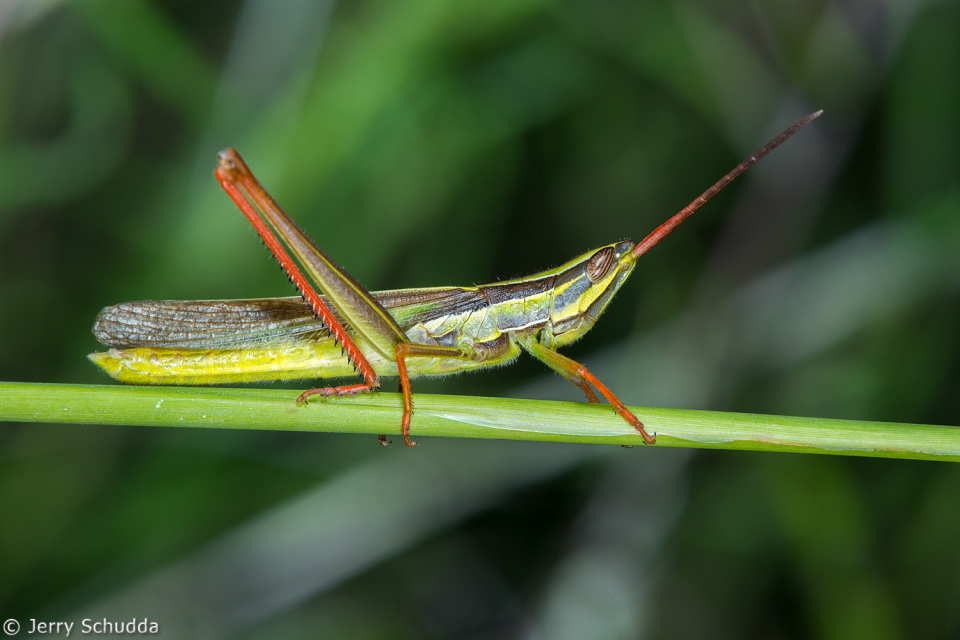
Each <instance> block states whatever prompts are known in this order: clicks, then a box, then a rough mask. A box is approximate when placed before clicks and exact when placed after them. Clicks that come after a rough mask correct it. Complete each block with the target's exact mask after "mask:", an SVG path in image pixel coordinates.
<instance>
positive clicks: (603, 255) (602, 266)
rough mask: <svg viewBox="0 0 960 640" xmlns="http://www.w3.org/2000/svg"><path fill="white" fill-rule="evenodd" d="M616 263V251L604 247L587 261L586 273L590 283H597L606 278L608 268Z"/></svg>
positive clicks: (608, 271)
mask: <svg viewBox="0 0 960 640" xmlns="http://www.w3.org/2000/svg"><path fill="white" fill-rule="evenodd" d="M616 261H617V255H616V251H614V250H613V247H604V248H603V249H600V250H599V251H597V252H596V253H595V254H593V255H592V256H590V259H589V260H587V266H586V272H587V278H589V279H590V282H593V283H597V282H600V281H601V280H603V279H604V278H605V277H607V274H608V273H610V267H611V266H613V263H614V262H616Z"/></svg>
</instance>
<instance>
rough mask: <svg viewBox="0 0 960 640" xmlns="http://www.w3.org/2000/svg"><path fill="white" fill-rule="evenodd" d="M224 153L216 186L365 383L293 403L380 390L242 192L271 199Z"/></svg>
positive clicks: (320, 392) (349, 340)
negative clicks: (218, 185)
mask: <svg viewBox="0 0 960 640" xmlns="http://www.w3.org/2000/svg"><path fill="white" fill-rule="evenodd" d="M225 154H226V152H225V153H221V158H220V160H221V162H220V166H218V167H217V170H216V176H217V180H219V181H220V186H221V187H223V190H224V191H226V192H227V195H228V196H230V199H231V200H233V202H234V204H236V205H237V208H239V209H240V211H241V212H243V215H244V216H246V218H247V220H248V221H249V222H250V224H251V225H253V228H254V229H255V230H256V232H257V234H258V235H259V236H260V238H261V239H262V240H263V243H264V244H265V245H266V246H267V248H268V249H269V250H270V253H272V254H273V256H274V258H276V259H277V262H279V263H280V266H281V267H283V270H284V271H286V272H287V275H288V276H290V279H291V280H292V281H293V284H294V285H295V286H296V287H297V289H298V290H299V291H300V293H301V294H303V298H304V300H306V301H307V303H308V304H309V305H310V307H311V308H312V309H313V311H314V313H316V314H317V317H318V318H320V319H321V320H322V321H323V323H324V324H325V325H326V326H327V328H328V329H330V333H331V334H332V335H333V337H334V338H335V339H336V341H337V342H338V343H339V344H340V346H342V347H343V348H344V351H345V353H346V355H347V357H348V358H349V359H350V362H352V363H353V365H354V366H355V367H356V368H357V372H358V373H359V374H360V375H361V376H363V379H364V381H365V383H364V384H352V385H343V386H339V387H321V388H318V389H310V390H308V391H304V392H303V393H302V394H300V396H299V397H298V398H297V403H298V404H299V403H302V402H305V401H306V399H307V398H309V397H310V396H313V395H321V396H331V395H338V396H344V395H355V394H358V393H365V392H368V391H374V390H376V389H378V388H379V387H380V378H379V377H378V376H377V374H376V372H375V371H374V370H373V367H372V366H370V363H369V362H367V359H366V358H365V357H364V356H363V353H362V352H361V351H360V349H359V348H358V347H357V345H356V343H354V341H353V338H351V337H350V334H349V333H347V330H346V329H344V327H343V325H342V324H340V321H339V320H337V318H336V316H334V315H333V313H332V312H331V311H330V308H329V307H327V305H326V303H324V301H323V299H321V298H320V295H319V294H318V293H317V292H316V290H315V289H314V288H313V287H312V286H311V285H310V283H309V281H308V280H307V279H306V277H305V276H304V275H303V273H302V272H301V271H300V268H299V267H297V265H296V263H295V262H294V261H293V259H292V258H291V257H290V254H288V253H287V250H286V249H284V248H283V245H282V244H280V241H279V240H278V239H277V237H276V236H275V235H274V234H273V231H271V230H270V228H269V227H268V226H267V224H266V223H265V222H264V221H263V218H262V217H261V216H260V214H259V213H257V210H256V209H254V207H253V205H252V204H250V201H249V200H248V199H247V196H246V195H245V192H247V193H249V192H257V193H260V194H261V195H262V197H263V198H265V199H266V200H267V201H272V199H271V198H270V197H269V195H268V194H267V193H266V191H264V190H263V187H261V186H260V183H259V182H257V179H256V178H254V176H253V174H252V173H250V170H249V169H248V168H247V166H246V165H245V164H243V161H242V160H241V159H240V158H239V156H235V152H234V153H233V154H226V155H225Z"/></svg>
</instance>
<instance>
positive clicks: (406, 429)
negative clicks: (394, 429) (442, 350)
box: [397, 342, 417, 447]
mask: <svg viewBox="0 0 960 640" xmlns="http://www.w3.org/2000/svg"><path fill="white" fill-rule="evenodd" d="M409 346H410V345H409V344H407V343H405V342H401V343H400V344H398V345H397V373H398V374H399V376H400V388H401V389H402V390H403V418H402V419H401V421H400V433H402V434H403V443H404V444H405V445H407V446H408V447H415V446H417V443H416V441H415V440H411V439H410V419H411V418H412V417H413V392H411V391H410V374H408V373H407V356H408V355H409V353H410V350H409V348H408V347H409Z"/></svg>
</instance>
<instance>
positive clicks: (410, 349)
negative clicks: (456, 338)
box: [397, 342, 478, 447]
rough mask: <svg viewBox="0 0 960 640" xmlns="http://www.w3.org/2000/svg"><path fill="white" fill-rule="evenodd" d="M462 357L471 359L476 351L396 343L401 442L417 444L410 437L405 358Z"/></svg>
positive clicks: (410, 402)
mask: <svg viewBox="0 0 960 640" xmlns="http://www.w3.org/2000/svg"><path fill="white" fill-rule="evenodd" d="M417 357H420V358H423V357H427V358H430V357H433V358H463V359H464V360H471V359H473V358H475V357H478V354H477V353H470V352H467V353H464V352H463V351H461V350H460V349H458V348H456V347H440V346H430V345H424V344H415V343H413V342H401V343H399V344H397V374H398V375H399V376H400V389H401V391H403V419H402V420H401V422H400V431H401V433H402V434H403V442H404V444H406V445H407V446H408V447H415V446H417V441H416V440H411V439H410V419H411V418H412V417H413V393H412V392H411V391H410V374H409V373H408V371H407V358H417Z"/></svg>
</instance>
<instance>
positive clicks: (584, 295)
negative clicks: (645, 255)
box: [550, 240, 637, 347]
mask: <svg viewBox="0 0 960 640" xmlns="http://www.w3.org/2000/svg"><path fill="white" fill-rule="evenodd" d="M634 246H635V244H634V243H633V242H632V241H630V240H623V241H622V242H617V243H615V244H608V245H607V246H605V247H600V248H599V249H594V250H593V251H591V252H589V253H585V254H584V255H582V256H580V257H579V258H577V259H576V260H572V261H570V262H568V263H567V264H565V265H564V266H563V267H561V268H560V269H558V273H557V279H556V284H555V286H554V292H553V302H552V305H551V308H550V321H551V322H550V330H551V331H550V332H551V335H552V337H553V339H552V342H553V346H556V347H560V346H563V345H565V344H570V343H571V342H574V341H575V340H578V339H579V338H580V337H581V336H583V334H585V333H586V332H587V331H589V330H590V329H591V328H593V325H594V323H595V322H596V321H597V318H599V317H600V314H602V313H603V311H604V310H605V309H606V308H607V305H608V304H610V300H612V299H613V296H614V295H615V294H616V293H617V290H618V289H620V287H621V285H623V283H624V282H626V280H627V277H628V276H629V275H630V272H631V271H633V266H634V265H635V264H636V261H637V257H636V256H635V255H634V253H633V249H634Z"/></svg>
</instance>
